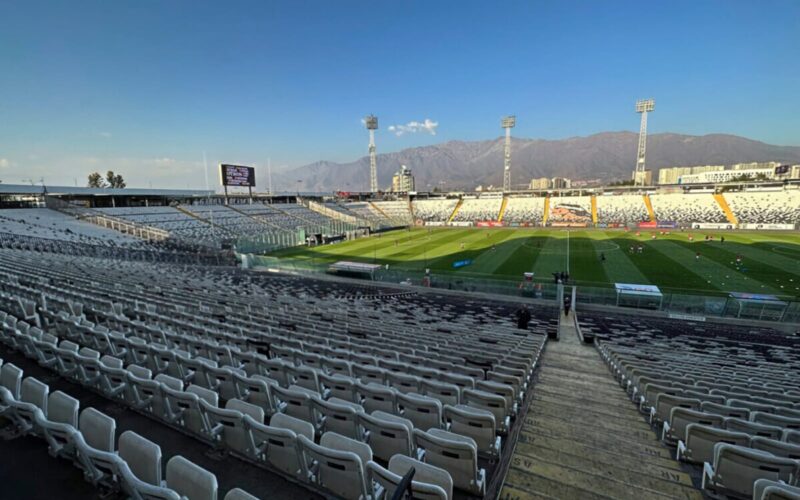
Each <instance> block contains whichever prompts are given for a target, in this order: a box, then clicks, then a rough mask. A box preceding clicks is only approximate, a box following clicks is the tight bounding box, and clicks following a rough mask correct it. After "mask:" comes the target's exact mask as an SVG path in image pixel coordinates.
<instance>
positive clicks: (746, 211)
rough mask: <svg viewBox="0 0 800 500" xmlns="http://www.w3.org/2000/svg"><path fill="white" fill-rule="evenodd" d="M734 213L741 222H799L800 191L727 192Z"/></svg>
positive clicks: (726, 197)
mask: <svg viewBox="0 0 800 500" xmlns="http://www.w3.org/2000/svg"><path fill="white" fill-rule="evenodd" d="M725 199H726V200H727V201H728V206H730V208H731V210H732V211H733V213H734V214H735V215H736V218H737V219H738V220H739V222H740V223H752V224H797V223H798V221H800V191H798V190H791V191H790V190H781V191H742V192H727V193H725Z"/></svg>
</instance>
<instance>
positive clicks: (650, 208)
mask: <svg viewBox="0 0 800 500" xmlns="http://www.w3.org/2000/svg"><path fill="white" fill-rule="evenodd" d="M643 197H644V206H645V207H647V215H649V216H650V222H656V212H655V210H653V203H652V202H651V201H650V196H648V195H643Z"/></svg>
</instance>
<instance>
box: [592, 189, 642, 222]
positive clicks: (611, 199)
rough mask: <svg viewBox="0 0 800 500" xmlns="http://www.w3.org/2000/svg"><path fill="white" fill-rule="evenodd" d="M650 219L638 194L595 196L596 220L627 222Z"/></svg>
mask: <svg viewBox="0 0 800 500" xmlns="http://www.w3.org/2000/svg"><path fill="white" fill-rule="evenodd" d="M649 220H650V215H649V214H648V213H647V207H646V206H645V204H644V198H643V197H642V195H640V194H607V195H601V196H598V197H597V222H599V223H605V224H627V223H635V222H646V221H649Z"/></svg>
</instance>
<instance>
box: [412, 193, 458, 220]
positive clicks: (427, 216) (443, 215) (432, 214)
mask: <svg viewBox="0 0 800 500" xmlns="http://www.w3.org/2000/svg"><path fill="white" fill-rule="evenodd" d="M457 204H458V200H457V199H454V198H441V199H435V200H414V201H413V202H412V206H413V207H414V217H415V218H417V219H420V220H423V221H425V222H447V220H448V219H450V215H451V214H452V213H453V210H454V209H455V208H456V205H457Z"/></svg>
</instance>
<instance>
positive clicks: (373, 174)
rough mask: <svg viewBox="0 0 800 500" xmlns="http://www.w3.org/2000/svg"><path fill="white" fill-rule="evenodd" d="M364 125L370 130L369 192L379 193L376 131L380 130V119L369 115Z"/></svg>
mask: <svg viewBox="0 0 800 500" xmlns="http://www.w3.org/2000/svg"><path fill="white" fill-rule="evenodd" d="M364 124H365V125H366V126H367V130H369V190H370V191H371V192H373V193H377V192H378V159H377V158H376V157H375V131H376V130H377V129H378V117H377V116H375V115H369V116H368V117H366V118H364Z"/></svg>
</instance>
